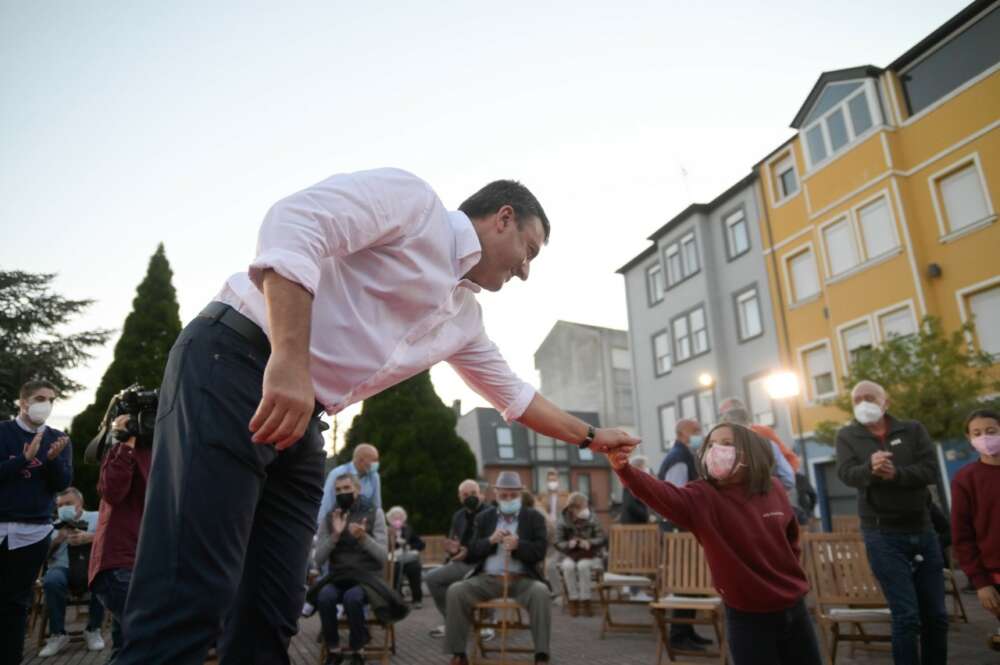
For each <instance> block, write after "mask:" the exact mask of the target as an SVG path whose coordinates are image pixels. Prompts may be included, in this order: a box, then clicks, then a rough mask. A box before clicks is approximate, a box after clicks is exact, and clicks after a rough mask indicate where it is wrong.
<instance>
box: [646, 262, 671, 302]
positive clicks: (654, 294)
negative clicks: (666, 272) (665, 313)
mask: <svg viewBox="0 0 1000 665" xmlns="http://www.w3.org/2000/svg"><path fill="white" fill-rule="evenodd" d="M665 290H666V284H665V283H664V282H663V268H662V267H660V263H659V261H657V262H656V263H654V264H653V265H651V266H649V267H648V268H646V293H647V296H648V298H649V304H650V305H655V304H656V303H658V302H660V301H661V300H663V292H664V291H665Z"/></svg>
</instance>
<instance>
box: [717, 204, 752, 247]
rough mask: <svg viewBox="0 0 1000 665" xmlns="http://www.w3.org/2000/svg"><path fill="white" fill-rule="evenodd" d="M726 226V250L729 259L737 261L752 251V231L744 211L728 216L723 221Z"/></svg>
mask: <svg viewBox="0 0 1000 665" xmlns="http://www.w3.org/2000/svg"><path fill="white" fill-rule="evenodd" d="M723 222H725V225H726V250H727V251H728V252H729V258H730V259H735V258H736V257H737V256H740V255H741V254H745V253H746V252H747V251H748V250H749V249H750V229H749V228H748V227H747V218H746V215H745V214H743V210H742V209H740V210H737V211H736V212H734V213H732V214H731V215H728V216H727V217H726V218H725V219H723Z"/></svg>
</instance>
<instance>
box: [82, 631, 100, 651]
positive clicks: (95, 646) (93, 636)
mask: <svg viewBox="0 0 1000 665" xmlns="http://www.w3.org/2000/svg"><path fill="white" fill-rule="evenodd" d="M83 638H84V639H85V640H87V650H88V651H104V638H103V637H101V629H100V628H98V629H97V630H85V631H83Z"/></svg>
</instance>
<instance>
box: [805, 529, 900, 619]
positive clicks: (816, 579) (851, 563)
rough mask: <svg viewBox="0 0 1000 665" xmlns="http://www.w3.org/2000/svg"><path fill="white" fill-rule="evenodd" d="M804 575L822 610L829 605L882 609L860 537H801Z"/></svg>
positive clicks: (835, 534) (857, 534)
mask: <svg viewBox="0 0 1000 665" xmlns="http://www.w3.org/2000/svg"><path fill="white" fill-rule="evenodd" d="M802 546H803V547H804V548H808V553H807V555H806V557H805V558H806V561H807V562H808V564H809V565H808V568H807V571H806V572H807V574H808V575H809V582H810V584H811V585H812V589H813V593H815V594H816V603H817V604H818V605H819V606H820V607H821V608H822V607H825V606H830V605H851V606H853V607H885V606H886V600H885V596H884V595H883V594H882V590H881V589H880V588H879V586H878V581H877V580H876V579H875V575H874V574H873V573H872V569H871V566H870V565H869V562H868V553H867V552H866V551H865V543H864V540H862V538H861V534H860V533H808V534H803V537H802Z"/></svg>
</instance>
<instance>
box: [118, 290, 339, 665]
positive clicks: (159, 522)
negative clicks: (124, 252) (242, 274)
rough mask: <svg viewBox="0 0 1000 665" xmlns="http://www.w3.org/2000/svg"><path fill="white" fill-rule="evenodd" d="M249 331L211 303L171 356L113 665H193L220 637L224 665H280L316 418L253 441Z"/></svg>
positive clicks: (299, 563) (314, 480) (291, 617)
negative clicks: (301, 429) (291, 434)
mask: <svg viewBox="0 0 1000 665" xmlns="http://www.w3.org/2000/svg"><path fill="white" fill-rule="evenodd" d="M210 307H211V306H210ZM209 311H210V308H206V312H209ZM234 320H235V321H236V322H237V323H241V324H242V326H241V327H242V328H243V332H242V333H240V332H237V331H236V330H234V329H233V327H232V326H233V322H234ZM248 324H249V325H251V326H252V324H250V322H249V321H248V320H247V319H245V318H243V317H240V315H238V314H236V312H235V311H234V310H232V309H231V308H228V307H222V306H216V307H215V310H214V311H213V316H212V318H208V317H206V316H205V312H203V314H202V316H199V317H198V318H196V319H195V320H194V321H192V322H191V323H190V324H188V326H187V327H186V328H185V329H184V330H183V331H182V332H181V334H180V337H178V339H177V341H176V343H175V344H174V347H173V349H172V350H171V351H170V358H169V360H168V361H167V367H166V371H165V373H164V376H163V385H162V386H161V389H160V403H159V409H158V413H157V420H156V430H155V437H154V444H153V445H154V448H153V463H152V468H151V469H150V475H149V485H148V490H147V493H146V507H145V513H144V515H143V520H142V527H141V529H140V535H139V548H138V552H137V557H136V564H135V567H134V569H133V572H132V581H131V586H130V588H129V593H128V599H127V601H126V604H125V617H124V622H123V626H122V629H123V632H124V635H125V645H124V647H123V649H122V651H121V653H120V654H119V656H118V659H117V660H116V661H115V662H116V665H166V664H167V663H169V664H171V665H188V664H190V665H194V664H197V665H201V663H203V662H204V660H205V655H206V653H207V651H208V649H209V647H210V646H211V645H212V644H213V643H214V642H215V641H216V640H217V639H219V642H218V646H219V653H220V657H221V661H220V662H221V663H222V664H223V665H234V664H237V663H239V664H245V663H288V662H289V660H288V643H289V640H290V639H291V637H292V636H293V635H294V634H295V632H296V631H297V626H298V616H299V612H300V611H301V609H302V604H303V602H304V600H305V589H304V583H305V575H306V561H307V558H308V555H309V547H310V544H311V541H312V536H313V533H314V532H315V531H316V515H317V513H318V512H319V504H320V498H321V497H322V494H323V461H324V458H325V454H324V452H323V439H322V436H321V434H320V431H321V430H320V421H319V420H318V419H317V418H313V419H312V420H311V421H310V423H309V427H308V429H307V430H306V433H305V435H304V436H303V437H302V439H301V440H299V441H298V442H296V443H295V444H294V445H293V446H292V447H290V448H287V449H285V450H284V451H282V452H278V451H277V450H275V448H274V447H273V446H271V445H258V444H254V443H253V442H252V441H251V440H250V437H251V433H250V431H249V430H248V425H249V423H250V420H251V418H252V417H253V414H254V412H255V411H256V409H257V406H258V404H259V402H260V399H261V390H262V382H263V373H264V368H265V366H266V364H267V359H268V356H269V349H268V346H267V344H266V339H263V337H262V335H261V334H260V332H259V329H258V328H256V327H253V329H254V330H256V331H257V338H254V336H253V335H247V334H246V332H245V330H246V326H247V325H248ZM224 622H225V627H224V630H223V623H224ZM220 632H221V633H222V636H221V639H220V638H219V636H220Z"/></svg>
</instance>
